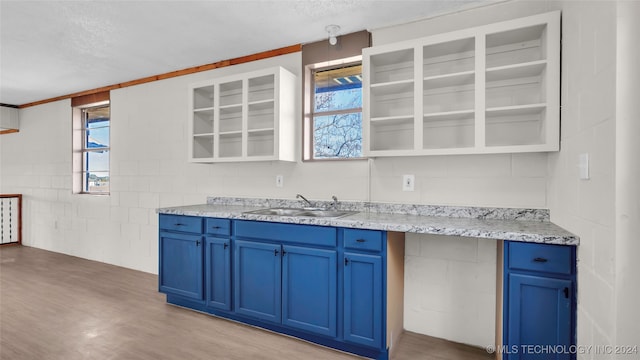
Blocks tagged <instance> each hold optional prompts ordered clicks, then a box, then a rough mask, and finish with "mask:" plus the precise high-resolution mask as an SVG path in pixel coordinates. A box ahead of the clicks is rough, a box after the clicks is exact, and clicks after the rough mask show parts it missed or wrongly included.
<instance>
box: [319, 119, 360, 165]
mask: <svg viewBox="0 0 640 360" xmlns="http://www.w3.org/2000/svg"><path fill="white" fill-rule="evenodd" d="M313 153H314V154H313V156H314V158H325V159H326V158H353V157H362V113H359V112H356V113H348V114H338V115H330V116H317V117H314V119H313Z"/></svg>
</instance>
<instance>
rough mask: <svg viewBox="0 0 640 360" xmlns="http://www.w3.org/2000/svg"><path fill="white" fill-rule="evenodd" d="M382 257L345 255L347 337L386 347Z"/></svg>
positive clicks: (345, 324)
mask: <svg viewBox="0 0 640 360" xmlns="http://www.w3.org/2000/svg"><path fill="white" fill-rule="evenodd" d="M382 306H383V299H382V257H380V256H377V255H364V254H355V253H348V252H346V253H345V254H344V339H345V340H346V341H350V342H353V343H356V344H361V345H367V346H371V347H375V348H377V349H381V348H382V339H383V334H382V331H383V329H382V325H383V324H382V316H383V309H382Z"/></svg>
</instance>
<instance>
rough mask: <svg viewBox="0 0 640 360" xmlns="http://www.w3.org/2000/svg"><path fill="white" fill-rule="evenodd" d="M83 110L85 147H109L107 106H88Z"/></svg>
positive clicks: (108, 113)
mask: <svg viewBox="0 0 640 360" xmlns="http://www.w3.org/2000/svg"><path fill="white" fill-rule="evenodd" d="M83 111H84V119H85V123H84V128H85V129H86V130H85V146H86V148H88V149H91V148H101V147H109V125H110V121H109V120H110V112H109V106H102V107H95V108H88V109H84V110H83Z"/></svg>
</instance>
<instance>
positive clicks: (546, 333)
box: [506, 274, 573, 360]
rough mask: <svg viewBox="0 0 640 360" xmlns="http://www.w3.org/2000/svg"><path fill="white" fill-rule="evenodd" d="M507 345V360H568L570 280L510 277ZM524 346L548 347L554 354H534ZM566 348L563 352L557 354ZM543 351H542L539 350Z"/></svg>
mask: <svg viewBox="0 0 640 360" xmlns="http://www.w3.org/2000/svg"><path fill="white" fill-rule="evenodd" d="M508 296H509V298H508V301H507V303H506V305H507V307H508V308H507V338H506V340H507V343H506V345H508V346H509V347H508V349H512V346H515V347H516V348H517V351H511V352H510V354H509V355H508V359H509V360H534V359H539V360H561V359H571V358H572V356H571V354H570V353H569V352H570V351H569V350H570V346H571V344H572V342H571V333H572V331H571V323H572V322H571V297H572V296H573V288H572V281H571V280H567V279H556V278H550V277H540V276H533V275H524V274H509V294H508ZM527 345H542V346H544V345H549V346H550V347H549V349H551V348H553V349H554V351H555V352H560V353H550V352H549V351H536V349H535V348H531V347H527ZM563 348H564V349H566V350H567V351H566V353H565V352H563V351H558V350H562V349H563ZM540 349H542V348H540Z"/></svg>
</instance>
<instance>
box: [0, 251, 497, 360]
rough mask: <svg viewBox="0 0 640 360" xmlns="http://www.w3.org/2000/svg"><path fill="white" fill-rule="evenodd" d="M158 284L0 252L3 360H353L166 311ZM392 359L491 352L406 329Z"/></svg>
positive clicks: (56, 259)
mask: <svg viewBox="0 0 640 360" xmlns="http://www.w3.org/2000/svg"><path fill="white" fill-rule="evenodd" d="M157 281H158V279H157V276H156V275H151V274H147V273H143V272H138V271H134V270H129V269H124V268H120V267H117V266H112V265H107V264H103V263H99V262H95V261H89V260H85V259H80V258H77V257H72V256H67V255H63V254H57V253H52V252H48V251H44V250H39V249H35V248H29V247H22V246H8V247H0V359H2V360H5V359H6V360H9V359H12V360H30V359H33V360H36V359H37V360H44V359H47V360H48V359H50V360H58V359H60V360H63V359H64V360H75V359H78V360H79V359H83V360H84V359H141V360H143V359H153V360H158V359H185V360H186V359H188V360H197V359H278V360H280V359H337V360H340V359H345V360H347V359H358V357H355V356H351V355H349V354H345V353H341V352H338V351H334V350H331V349H328V348H325V347H321V346H317V345H314V344H310V343H307V342H304V341H300V340H297V339H294V338H290V337H286V336H282V335H278V334H274V333H271V332H268V331H264V330H261V329H257V328H253V327H250V326H246V325H243V324H238V323H234V322H231V321H228V320H224V319H218V318H215V317H212V316H209V315H205V314H201V313H197V312H195V311H190V310H185V309H181V308H178V307H175V306H171V305H168V304H166V303H165V298H164V295H162V294H160V293H158V291H157ZM396 359H398V360H413V359H424V360H441V359H448V360H456V359H464V360H475V359H478V360H480V359H492V356H490V355H488V354H486V353H485V352H484V351H483V350H482V349H477V348H473V347H469V346H465V345H460V344H455V343H451V342H448V341H445V340H441V339H436V338H432V337H428V336H423V335H418V334H413V333H406V334H405V335H404V336H403V337H402V339H401V341H400V343H399V345H398V354H397V357H396Z"/></svg>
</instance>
